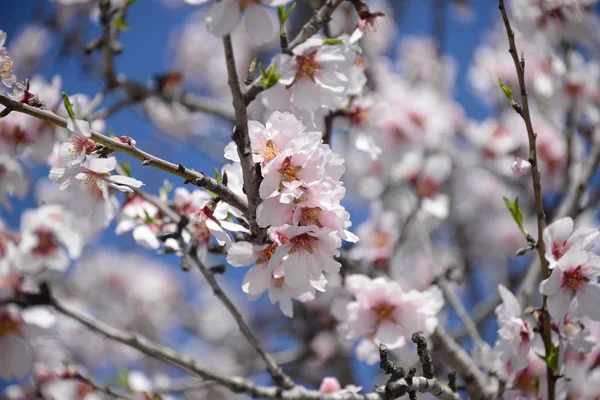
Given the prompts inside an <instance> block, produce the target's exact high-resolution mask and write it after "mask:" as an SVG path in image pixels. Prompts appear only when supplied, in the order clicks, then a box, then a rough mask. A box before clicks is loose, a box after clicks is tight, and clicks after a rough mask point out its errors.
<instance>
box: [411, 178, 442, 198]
mask: <svg viewBox="0 0 600 400" xmlns="http://www.w3.org/2000/svg"><path fill="white" fill-rule="evenodd" d="M437 189H438V183H437V182H436V181H434V180H433V179H431V178H425V179H423V180H420V181H418V182H417V187H416V190H417V195H418V196H419V197H421V198H425V197H431V196H433V195H434V194H435V192H437Z"/></svg>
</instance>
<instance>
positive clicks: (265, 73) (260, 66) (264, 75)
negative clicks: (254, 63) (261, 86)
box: [258, 64, 268, 79]
mask: <svg viewBox="0 0 600 400" xmlns="http://www.w3.org/2000/svg"><path fill="white" fill-rule="evenodd" d="M258 67H259V68H260V76H262V77H263V79H264V78H266V77H267V75H268V72H267V70H266V69H265V67H264V65H262V64H258Z"/></svg>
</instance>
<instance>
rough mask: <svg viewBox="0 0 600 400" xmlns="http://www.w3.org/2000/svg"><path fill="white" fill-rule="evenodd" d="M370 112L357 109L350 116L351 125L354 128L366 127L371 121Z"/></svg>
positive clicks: (366, 109)
mask: <svg viewBox="0 0 600 400" xmlns="http://www.w3.org/2000/svg"><path fill="white" fill-rule="evenodd" d="M369 111H370V109H368V108H362V107H355V108H354V110H352V112H351V113H350V115H349V116H348V117H349V118H350V123H351V124H352V126H354V127H359V126H365V125H366V124H367V122H368V120H369Z"/></svg>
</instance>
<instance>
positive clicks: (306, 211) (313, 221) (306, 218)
mask: <svg viewBox="0 0 600 400" xmlns="http://www.w3.org/2000/svg"><path fill="white" fill-rule="evenodd" d="M319 215H321V208H319V207H305V208H303V209H302V215H301V216H300V225H303V226H308V225H316V226H318V227H319V228H321V227H322V226H323V225H321V222H319Z"/></svg>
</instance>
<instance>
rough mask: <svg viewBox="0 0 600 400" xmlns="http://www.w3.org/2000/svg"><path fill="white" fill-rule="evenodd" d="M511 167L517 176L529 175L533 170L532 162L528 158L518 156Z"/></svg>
mask: <svg viewBox="0 0 600 400" xmlns="http://www.w3.org/2000/svg"><path fill="white" fill-rule="evenodd" d="M511 169H512V171H513V174H515V176H523V175H527V174H529V173H530V172H531V163H530V162H529V161H527V160H524V159H522V158H520V157H517V158H515V161H513V163H512V165H511Z"/></svg>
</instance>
